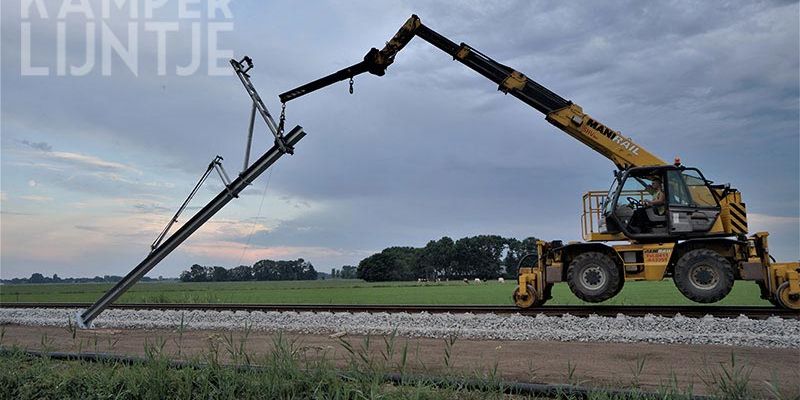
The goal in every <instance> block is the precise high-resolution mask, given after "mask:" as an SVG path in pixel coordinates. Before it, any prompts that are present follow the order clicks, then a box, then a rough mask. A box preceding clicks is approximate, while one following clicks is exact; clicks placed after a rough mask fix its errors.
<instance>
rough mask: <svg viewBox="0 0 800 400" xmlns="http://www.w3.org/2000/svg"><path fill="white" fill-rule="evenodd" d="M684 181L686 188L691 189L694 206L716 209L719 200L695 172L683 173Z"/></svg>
mask: <svg viewBox="0 0 800 400" xmlns="http://www.w3.org/2000/svg"><path fill="white" fill-rule="evenodd" d="M683 180H684V182H686V187H687V188H688V189H689V194H690V195H691V197H692V200H693V202H692V203H693V205H695V206H698V207H716V206H717V200H716V199H714V195H713V194H712V193H711V190H710V189H709V188H708V186H706V182H705V180H703V178H701V177H700V176H699V174H698V173H697V172H695V171H691V170H687V171H683Z"/></svg>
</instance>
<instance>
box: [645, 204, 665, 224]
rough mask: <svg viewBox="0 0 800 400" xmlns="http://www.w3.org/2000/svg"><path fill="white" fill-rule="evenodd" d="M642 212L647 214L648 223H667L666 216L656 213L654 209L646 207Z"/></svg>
mask: <svg viewBox="0 0 800 400" xmlns="http://www.w3.org/2000/svg"><path fill="white" fill-rule="evenodd" d="M644 212H645V213H646V214H647V219H648V220H649V221H650V222H653V223H656V225H658V224H659V223H661V222H664V223H666V222H667V215H666V214H658V213H656V208H655V207H646V208H645V209H644Z"/></svg>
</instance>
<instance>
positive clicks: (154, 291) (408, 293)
mask: <svg viewBox="0 0 800 400" xmlns="http://www.w3.org/2000/svg"><path fill="white" fill-rule="evenodd" d="M111 286H112V285H111V284H93V283H83V284H40V285H3V286H0V302H3V303H6V302H46V301H52V302H92V301H95V300H96V299H97V298H98V297H100V296H101V295H102V294H103V293H104V292H105V291H106V290H108V289H109V288H110V287H111ZM513 290H514V283H513V282H506V283H505V284H500V283H498V282H488V283H483V284H478V285H476V284H469V285H466V284H464V283H462V282H442V283H438V284H437V283H417V282H381V283H367V282H363V281H360V280H325V281H289V282H215V283H181V282H158V283H139V284H137V285H135V286H134V287H133V288H132V289H131V290H130V291H129V292H128V293H126V294H125V295H124V296H122V298H121V299H120V300H119V302H123V303H282V304H289V303H306V304H310V303H316V304H512V301H511V293H512V292H513ZM547 304H583V302H582V301H580V300H578V299H577V298H575V296H574V295H573V294H572V293H571V292H570V290H569V287H568V286H567V285H566V284H565V283H559V284H556V285H555V286H554V288H553V299H551V300H550V301H548V303H547ZM604 304H625V305H659V304H661V305H678V304H687V305H689V304H696V303H693V302H691V301H689V300H687V299H685V298H684V297H683V296H682V295H681V294H680V292H678V290H677V289H676V288H675V286H674V285H673V283H672V281H671V280H664V281H661V282H627V283H626V284H625V287H624V289H623V290H622V292H620V294H618V295H617V296H616V297H615V298H613V299H611V300H609V301H607V302H605V303H604ZM718 304H724V305H763V306H768V305H769V303H768V302H767V301H766V300H761V299H760V298H759V290H758V286H757V285H756V284H755V283H752V282H744V281H739V282H736V284H735V285H734V287H733V291H731V293H730V294H729V295H728V297H727V298H725V299H724V300H722V301H721V302H719V303H718Z"/></svg>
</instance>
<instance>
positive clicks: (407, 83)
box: [0, 0, 800, 278]
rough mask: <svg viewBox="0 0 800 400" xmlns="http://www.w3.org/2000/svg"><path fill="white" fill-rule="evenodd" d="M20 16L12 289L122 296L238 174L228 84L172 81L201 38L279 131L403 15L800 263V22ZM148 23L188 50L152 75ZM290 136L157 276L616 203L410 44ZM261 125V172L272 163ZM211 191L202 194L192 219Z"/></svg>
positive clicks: (437, 10)
mask: <svg viewBox="0 0 800 400" xmlns="http://www.w3.org/2000/svg"><path fill="white" fill-rule="evenodd" d="M25 3H27V2H21V1H18V0H10V1H5V0H4V1H3V2H2V9H1V10H0V11H1V12H2V27H1V28H0V34H1V35H2V37H1V38H0V41H1V42H2V64H1V66H2V71H1V72H0V78H2V82H1V84H2V85H1V90H2V93H1V94H2V106H1V107H0V111H1V115H2V121H0V128H1V129H2V140H1V147H0V154H1V155H2V160H0V167H2V187H1V188H0V207H1V208H2V222H0V228H2V256H1V257H2V259H1V260H0V261H1V262H2V269H1V270H0V274H1V275H2V277H3V278H12V277H17V276H29V275H30V274H31V273H32V272H41V273H44V274H46V275H51V274H53V273H57V274H59V275H60V276H85V275H95V274H97V275H103V274H124V273H126V272H127V271H129V270H130V269H131V268H132V267H133V266H135V265H136V264H137V263H138V262H139V261H140V260H141V258H143V257H144V256H145V255H146V254H147V252H148V250H149V247H148V246H149V244H150V242H151V241H152V240H153V239H154V238H155V236H156V235H157V234H158V232H159V231H160V229H161V228H162V227H163V225H164V224H165V223H166V222H167V221H168V220H169V218H170V216H171V214H172V213H173V212H174V210H175V209H176V208H177V206H178V205H179V204H180V203H181V202H182V200H183V198H184V197H185V196H186V195H187V194H188V192H189V191H190V190H191V188H192V186H193V185H194V183H195V182H196V180H197V178H198V177H199V176H200V175H201V174H202V172H203V171H204V170H205V167H206V166H207V165H208V162H209V161H210V160H211V159H212V158H213V157H214V156H215V155H217V154H219V155H221V156H223V157H224V158H225V166H226V168H227V169H228V170H229V172H231V173H235V172H238V171H239V169H241V162H242V155H243V148H244V139H245V133H246V128H247V117H248V113H249V99H248V97H247V95H246V93H245V92H244V90H243V89H242V87H241V84H240V83H239V82H238V80H237V79H236V77H235V76H234V75H233V74H232V73H229V74H227V75H223V76H210V74H209V73H208V68H207V66H206V60H205V59H204V60H203V64H202V65H203V66H202V67H201V68H200V69H199V70H198V71H197V72H196V73H194V74H191V75H189V76H179V74H178V73H177V72H176V67H177V66H186V65H188V64H189V63H190V61H191V58H192V55H193V54H194V53H195V50H196V49H193V46H194V45H195V44H197V43H194V42H193V41H192V40H191V39H192V29H194V28H195V27H196V28H197V29H200V31H201V37H204V39H203V40H202V43H199V44H197V45H198V46H200V47H199V48H201V49H206V47H207V45H208V41H207V40H206V39H205V37H206V36H207V35H206V34H207V32H208V30H209V26H211V25H212V24H213V23H229V24H231V25H232V28H233V29H232V31H230V32H221V33H220V34H219V35H218V36H219V44H218V47H219V48H220V49H225V50H231V51H232V52H233V54H235V56H236V57H237V58H240V57H242V56H244V55H249V56H251V57H252V58H253V60H254V61H255V63H256V67H255V69H254V70H253V72H252V79H253V82H254V83H255V85H256V87H257V88H258V90H259V91H260V93H261V96H262V97H263V98H264V99H265V101H266V102H267V106H268V107H269V108H270V109H271V110H272V112H273V113H274V114H278V112H279V110H280V108H279V104H278V101H277V94H278V93H281V92H284V91H286V90H288V89H291V88H293V87H295V86H298V85H300V84H303V83H306V82H308V81H310V80H313V79H316V78H318V77H321V76H323V75H327V74H328V73H331V72H333V71H335V70H338V69H340V68H343V67H345V66H348V65H351V64H353V63H355V62H357V61H359V60H361V58H362V57H363V55H364V54H365V53H366V51H367V50H368V49H369V48H370V47H379V48H380V47H382V45H383V43H384V42H385V41H387V40H388V39H389V38H390V37H391V36H392V35H393V34H394V33H395V32H396V31H397V29H398V28H399V27H400V26H401V25H402V24H403V23H404V22H405V20H406V19H407V18H408V17H409V16H410V15H411V14H412V13H416V14H418V15H419V16H420V17H421V18H422V21H423V22H424V23H425V24H426V25H428V26H429V27H431V28H433V29H434V30H437V31H438V32H439V33H441V34H443V35H445V36H447V37H448V38H450V39H451V40H453V41H455V42H457V43H459V42H462V41H463V42H465V43H468V44H470V45H472V46H473V47H475V48H477V49H479V50H481V51H482V52H483V53H485V54H487V55H489V56H490V57H493V58H495V59H496V60H498V61H499V62H502V63H504V64H507V65H510V66H512V67H514V68H515V69H517V70H519V71H522V72H523V73H525V74H526V75H527V76H529V77H531V78H533V79H535V80H537V81H538V82H540V83H541V84H543V85H545V86H547V87H548V88H550V89H551V90H553V91H555V92H556V93H559V94H560V95H561V96H562V97H564V98H567V99H570V100H572V101H574V102H576V103H578V104H580V105H581V106H582V107H583V108H584V110H585V111H586V112H588V113H590V114H591V115H592V116H594V117H596V118H598V119H599V120H601V121H603V122H604V123H605V124H606V125H608V126H610V127H612V128H614V129H617V130H621V131H622V132H623V134H625V135H628V136H631V137H633V139H634V140H635V141H636V142H637V143H639V144H641V145H642V146H643V147H645V148H647V149H648V150H649V151H651V152H653V153H655V154H657V155H658V156H660V157H661V158H663V159H665V160H671V159H672V158H673V157H674V156H680V157H681V158H682V160H683V162H684V164H687V165H691V166H697V167H699V168H701V169H702V170H703V172H704V174H705V175H706V177H708V178H710V179H712V180H714V181H716V182H721V183H727V182H730V183H731V184H732V185H733V186H734V187H736V188H738V189H739V190H741V191H742V193H743V196H744V199H745V201H746V203H747V209H748V214H749V218H750V219H749V221H750V230H751V232H755V231H760V230H768V231H770V232H771V235H772V236H770V244H771V250H772V253H773V255H775V256H776V257H777V258H779V259H783V260H797V259H799V258H800V203H798V196H800V161H799V160H800V157H799V156H798V153H799V152H800V141H799V140H798V139H799V137H800V133H798V132H800V111H799V110H800V88H799V85H800V78H799V77H798V75H799V74H800V72H799V71H800V63H799V62H798V59H799V58H800V55H799V54H798V48H800V43H798V40H799V39H798V37H799V36H800V32H799V29H800V28H798V25H799V22H798V13H799V12H800V10H799V9H798V3H797V2H796V1H763V2H703V1H698V2H691V1H674V2H639V1H618V2H593V1H578V2H548V1H504V2H483V1H457V2H454V1H447V2H445V1H442V2H430V1H399V2H372V1H367V0H363V1H333V0H330V1H313V2H293V1H270V2H260V1H248V0H232V1H231V2H230V11H231V18H222V15H221V14H219V13H218V14H217V15H216V17H218V18H210V17H209V16H208V15H207V13H206V12H205V11H203V12H201V18H200V19H197V20H195V19H187V18H180V17H181V16H183V17H185V15H181V11H180V7H179V4H181V2H178V1H170V2H169V3H167V6H165V7H163V8H162V9H159V10H156V12H155V15H154V16H153V18H146V17H145V15H144V3H145V2H144V1H140V2H135V1H128V2H127V3H126V4H131V3H139V4H138V7H139V8H138V16H137V18H132V16H131V14H130V11H129V10H128V9H125V8H123V10H124V11H120V10H119V9H116V8H115V9H112V10H111V12H110V14H111V15H110V17H109V18H107V19H103V18H102V9H101V5H102V3H104V2H102V1H87V3H88V4H89V5H90V7H91V9H92V12H93V14H94V15H93V17H94V18H93V19H87V18H86V17H85V16H84V15H80V14H79V13H70V14H68V15H66V16H65V18H63V19H59V18H58V11H59V7H60V5H61V4H63V3H62V0H58V1H49V0H47V1H43V2H41V3H42V4H44V5H45V6H46V7H47V13H48V18H40V17H39V14H38V13H37V12H36V7H35V5H34V6H32V7H33V8H32V10H33V11H32V14H31V16H30V18H27V19H26V18H22V15H23V14H22V11H23V10H21V6H22V4H25ZM35 3H37V2H33V4H35ZM67 3H74V4H79V3H80V2H77V1H73V2H67ZM111 3H112V4H113V3H114V2H111ZM202 3H203V4H207V3H205V2H202ZM223 3H224V2H223ZM195 7H196V6H191V7H190V8H195ZM59 22H62V23H63V25H64V26H65V32H66V34H65V35H62V36H61V38H62V39H63V43H64V46H63V47H64V48H65V49H66V60H67V65H77V66H80V65H82V64H83V63H84V61H85V60H86V57H87V56H86V54H87V53H86V39H85V38H86V30H87V26H89V25H87V23H94V24H95V25H94V26H93V27H94V30H95V32H96V33H97V35H96V36H97V37H96V40H97V42H96V43H95V44H94V48H95V54H94V60H95V61H96V62H95V64H96V65H95V66H94V68H93V69H92V70H91V71H90V72H89V73H88V74H87V75H86V76H80V77H77V76H57V69H58V62H57V59H58V53H59V50H58V47H59V42H61V41H62V39H59V37H60V35H59V32H58V23H59ZM147 22H167V23H176V26H177V29H179V31H178V32H173V33H172V34H171V35H170V36H168V37H167V41H166V45H167V47H166V49H167V50H166V56H167V57H166V64H165V66H166V74H159V73H158V52H157V46H156V44H157V40H156V39H157V38H156V35H155V34H154V33H153V32H147V31H146V30H145V28H144V26H145V24H146V23H147ZM130 23H134V25H133V29H134V32H135V33H136V34H137V36H138V56H137V61H138V64H137V71H136V73H135V74H134V73H133V72H131V71H130V70H129V69H128V68H127V67H126V65H125V64H124V62H123V61H122V59H121V58H119V57H117V56H112V58H111V67H112V70H111V74H110V75H109V76H105V75H104V74H103V73H102V71H101V63H102V57H101V52H102V46H101V42H102V41H101V33H102V32H101V25H103V24H105V25H106V26H107V29H109V30H111V31H112V32H114V33H115V34H116V35H118V36H119V37H120V38H121V41H122V43H123V44H126V43H127V40H126V37H127V30H128V24H130ZM193 23H194V24H195V25H192V24H193ZM26 24H29V25H28V26H29V27H30V30H31V42H30V46H29V48H30V49H31V53H30V61H31V63H32V64H33V65H34V66H40V67H41V66H46V67H49V69H50V73H49V75H48V76H23V74H22V72H23V71H22V65H23V55H24V54H25V48H23V47H22V42H23V40H22V38H23V37H22V34H23V28H22V27H23V26H25V25H26ZM201 53H202V54H203V55H204V56H206V55H207V51H205V50H201ZM219 66H220V67H222V68H226V67H225V66H226V64H225V61H224V60H222V61H220V62H219ZM287 118H288V123H289V124H292V125H294V124H300V125H302V126H303V127H304V128H305V130H306V132H308V136H307V137H306V138H305V139H303V140H302V141H301V142H300V143H299V144H298V146H297V152H296V154H295V155H293V156H291V157H286V158H285V159H282V160H280V161H279V162H278V163H277V164H276V166H275V168H273V169H272V170H271V171H270V172H267V173H266V174H264V176H262V178H260V179H259V180H258V181H257V182H255V184H254V185H253V187H252V188H249V189H248V190H247V191H246V192H245V195H243V196H241V198H240V199H238V200H236V201H234V202H232V203H231V204H230V205H229V206H228V207H227V208H226V209H225V210H223V211H222V212H221V213H220V214H219V215H218V216H217V217H216V218H215V219H214V220H213V223H210V224H208V225H207V226H205V227H204V228H202V229H201V230H200V231H199V232H198V233H197V234H196V235H195V236H194V237H192V238H191V239H189V240H188V241H187V242H186V244H185V245H184V246H183V247H181V248H179V249H178V250H177V251H176V252H175V253H174V254H172V255H171V256H170V257H168V258H167V259H166V260H165V261H164V262H163V263H162V264H161V265H159V266H158V267H157V268H156V269H155V270H154V271H153V272H151V274H150V275H152V276H158V275H164V276H176V275H178V274H179V272H180V271H181V270H183V269H185V268H186V267H188V266H189V265H191V264H192V263H200V264H205V265H224V266H228V267H231V266H235V265H238V264H240V263H246V264H252V263H253V262H255V261H256V260H258V259H260V258H265V257H271V258H297V257H302V258H305V259H308V260H310V261H312V262H313V263H314V265H315V266H316V267H317V269H318V270H321V271H329V270H330V268H339V267H340V266H341V265H343V264H356V263H357V262H358V261H359V260H360V259H361V258H363V257H365V256H366V255H369V254H371V253H372V252H374V251H379V250H380V249H382V248H384V247H387V246H392V245H411V246H422V245H424V244H425V243H426V242H427V241H428V240H430V239H436V238H439V237H441V236H444V235H448V236H451V237H454V238H458V237H462V236H467V235H475V234H499V235H503V236H513V237H518V238H523V237H526V236H537V237H541V238H545V239H563V240H578V239H580V219H579V213H580V210H581V195H582V193H583V192H585V191H587V190H605V189H606V188H607V187H608V186H609V184H610V182H611V176H612V175H611V171H612V169H613V165H612V164H611V163H610V162H608V161H607V160H606V159H604V158H603V157H601V156H600V155H598V154H597V153H595V152H593V151H591V150H590V149H588V148H586V147H585V146H583V145H581V144H580V143H578V142H577V141H575V140H574V139H572V138H570V137H569V136H567V135H565V134H563V133H562V132H560V131H558V130H557V129H555V128H553V127H552V126H550V125H549V124H548V123H547V122H545V121H544V118H543V116H542V115H541V114H540V113H539V112H537V111H536V110H534V109H532V108H530V107H527V106H526V105H524V104H523V103H521V102H519V101H517V100H516V99H514V98H513V97H510V96H503V95H502V94H500V93H499V92H497V90H496V85H494V84H492V83H491V82H489V81H487V80H485V79H484V78H482V77H480V76H479V75H477V74H475V73H474V72H472V71H471V70H469V69H467V68H465V67H463V66H462V65H460V64H458V63H455V62H453V61H452V59H451V58H450V57H449V56H448V55H446V54H444V53H442V52H440V51H439V50H437V49H436V48H434V47H432V46H431V45H429V44H427V43H425V42H424V41H422V40H420V39H418V38H417V39H414V41H412V42H411V43H410V44H409V46H408V47H407V48H406V49H404V50H403V51H402V52H401V53H400V54H399V55H398V56H397V59H396V61H395V63H394V64H393V65H392V66H391V67H390V68H389V70H388V71H387V74H386V76H384V77H381V78H379V77H375V76H372V75H364V76H360V77H357V78H356V80H355V94H354V95H350V94H349V93H348V90H347V84H346V83H344V82H343V83H340V84H338V85H334V86H332V87H329V88H327V89H325V90H322V91H319V92H317V93H315V94H313V95H311V96H308V97H303V98H301V99H298V100H295V101H293V102H290V103H289V104H288V106H287ZM257 126H258V129H259V130H258V132H257V134H256V138H257V140H256V145H255V151H261V150H263V149H264V148H265V147H266V146H268V145H269V143H270V141H269V139H268V136H267V134H266V133H265V132H266V128H265V127H264V126H263V125H257ZM220 188H221V186H220V183H219V182H217V181H212V180H209V186H208V188H207V189H205V190H203V191H202V192H201V193H200V195H198V197H197V199H196V200H195V203H193V205H194V207H195V208H193V209H191V210H190V211H195V210H196V209H197V207H200V206H202V205H203V204H204V202H205V201H207V200H208V199H210V198H211V197H212V196H213V195H214V194H215V193H216V191H218V190H219V189H220ZM265 188H266V190H265ZM264 193H265V194H264ZM184 220H185V218H184Z"/></svg>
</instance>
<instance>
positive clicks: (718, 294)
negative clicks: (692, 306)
mask: <svg viewBox="0 0 800 400" xmlns="http://www.w3.org/2000/svg"><path fill="white" fill-rule="evenodd" d="M672 280H673V282H675V286H677V287H678V290H680V292H681V293H682V294H683V295H684V296H685V297H686V298H687V299H689V300H692V301H694V302H697V303H715V302H717V301H720V300H722V299H724V298H725V296H727V295H728V293H730V291H731V289H732V288H733V268H732V267H731V264H730V263H729V262H728V260H726V259H725V258H724V257H722V256H721V255H719V253H717V252H715V251H713V250H708V249H696V250H692V251H689V252H687V253H686V254H684V255H683V256H681V258H680V259H678V262H677V263H676V264H675V270H674V272H673V274H672Z"/></svg>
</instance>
